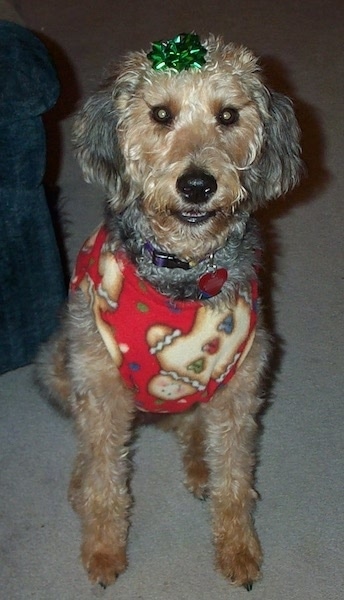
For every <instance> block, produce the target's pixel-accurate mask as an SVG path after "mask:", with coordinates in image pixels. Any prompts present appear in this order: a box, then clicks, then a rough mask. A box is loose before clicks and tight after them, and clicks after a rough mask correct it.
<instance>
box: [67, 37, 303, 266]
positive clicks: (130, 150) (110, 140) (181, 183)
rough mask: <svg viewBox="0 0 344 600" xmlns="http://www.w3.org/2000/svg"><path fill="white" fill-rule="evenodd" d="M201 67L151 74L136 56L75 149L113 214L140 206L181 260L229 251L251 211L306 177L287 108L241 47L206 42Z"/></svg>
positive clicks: (79, 130)
mask: <svg viewBox="0 0 344 600" xmlns="http://www.w3.org/2000/svg"><path fill="white" fill-rule="evenodd" d="M204 45H205V47H206V48H207V55H206V64H205V65H204V66H203V67H202V68H201V69H199V70H187V71H181V72H175V71H172V70H168V71H161V72H160V71H155V70H154V69H153V68H152V65H151V63H150V62H149V60H148V58H147V56H146V55H145V54H144V53H133V54H132V55H130V56H129V57H128V59H127V60H126V61H125V62H124V64H123V65H122V67H121V70H120V72H119V74H118V75H117V77H116V78H114V77H113V78H110V79H109V80H108V81H107V82H106V84H105V85H104V87H103V88H102V89H101V90H100V91H99V92H98V93H97V94H96V95H95V96H93V97H92V98H91V99H90V100H89V101H88V103H87V104H86V106H85V108H84V110H83V111H82V112H81V113H80V115H79V118H78V120H77V122H76V127H75V145H76V149H77V154H78V156H79V159H80V162H81V165H82V167H83V169H84V171H85V174H86V177H87V178H88V179H89V180H95V181H98V182H100V183H102V184H103V185H104V186H105V188H106V189H107V191H108V192H109V193H110V203H111V205H112V208H113V210H115V211H123V209H124V208H125V207H126V206H129V205H130V204H131V203H133V202H135V203H137V205H138V206H139V208H140V210H141V212H142V215H143V217H144V218H145V219H146V220H147V222H149V225H150V228H151V231H152V232H153V235H154V238H155V240H156V242H157V243H158V244H159V245H160V246H162V247H163V248H165V249H166V250H167V251H168V252H172V253H174V254H177V255H178V256H180V257H185V258H195V257H198V258H199V257H202V256H204V255H206V254H209V253H211V252H214V251H215V250H216V249H217V248H219V247H221V246H222V245H224V243H225V241H226V239H227V237H228V232H229V229H230V227H231V222H232V220H233V219H234V218H235V217H234V214H235V213H236V211H237V209H238V207H239V206H240V209H243V210H245V211H247V212H249V211H251V210H252V209H253V208H256V207H257V205H259V204H260V203H261V202H263V201H265V200H267V199H270V198H272V197H275V196H279V195H280V194H281V193H284V192H286V191H287V189H289V188H291V187H292V186H293V185H295V183H296V182H297V180H298V176H299V171H300V159H299V145H298V136H299V130H298V126H297V123H296V120H295V117H294V113H293V110H292V107H291V103H290V101H289V100H288V99H287V98H285V97H284V96H281V95H278V94H274V93H271V92H269V91H268V89H267V88H266V87H265V86H264V84H263V82H262V80H261V76H260V72H259V68H258V66H257V60H256V59H255V57H254V56H253V55H252V54H251V53H250V52H249V51H248V50H246V49H244V48H237V47H234V46H233V45H228V46H224V45H223V44H222V42H221V41H220V40H215V39H214V38H212V37H211V38H209V39H208V40H207V41H206V42H205V43H204Z"/></svg>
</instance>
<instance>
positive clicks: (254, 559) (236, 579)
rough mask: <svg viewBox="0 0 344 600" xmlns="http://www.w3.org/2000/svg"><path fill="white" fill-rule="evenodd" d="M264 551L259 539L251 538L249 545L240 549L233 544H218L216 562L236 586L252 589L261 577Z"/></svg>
mask: <svg viewBox="0 0 344 600" xmlns="http://www.w3.org/2000/svg"><path fill="white" fill-rule="evenodd" d="M261 563H262V552H261V548H260V544H259V541H258V540H257V539H254V538H253V539H252V540H250V545H249V547H246V548H244V547H241V548H240V549H238V551H237V552H236V551H235V548H234V547H233V546H231V545H229V544H228V545H227V544H226V545H224V544H218V546H217V548H216V564H217V567H218V569H219V570H220V571H221V573H222V574H223V575H224V576H225V577H227V578H228V579H229V580H230V581H231V583H233V584H234V585H236V586H243V587H245V588H246V589H247V591H250V590H252V585H253V583H254V582H255V581H258V580H259V579H260V578H261V572H260V566H261Z"/></svg>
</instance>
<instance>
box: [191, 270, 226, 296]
mask: <svg viewBox="0 0 344 600" xmlns="http://www.w3.org/2000/svg"><path fill="white" fill-rule="evenodd" d="M227 278H228V273H227V271H226V269H215V271H210V272H209V273H204V275H202V277H200V278H199V280H198V287H199V289H200V290H201V292H202V297H203V298H211V297H212V296H216V295H217V294H219V292H221V290H222V288H223V285H224V284H225V283H226V281H227Z"/></svg>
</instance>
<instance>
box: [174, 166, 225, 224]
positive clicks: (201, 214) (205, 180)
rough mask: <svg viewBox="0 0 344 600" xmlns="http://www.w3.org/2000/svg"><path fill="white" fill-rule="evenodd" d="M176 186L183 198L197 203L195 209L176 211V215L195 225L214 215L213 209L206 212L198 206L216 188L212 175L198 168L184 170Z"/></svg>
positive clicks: (209, 196) (212, 193)
mask: <svg viewBox="0 0 344 600" xmlns="http://www.w3.org/2000/svg"><path fill="white" fill-rule="evenodd" d="M176 187H177V190H178V193H179V194H180V196H181V197H182V198H183V200H185V201H186V202H188V203H192V204H194V205H198V206H197V208H196V207H195V209H191V210H190V209H186V210H184V211H180V212H178V213H177V216H178V218H179V219H180V220H182V221H186V222H187V223H189V224H192V225H196V224H199V223H204V222H205V221H207V220H208V219H210V218H211V217H213V216H214V211H209V212H208V211H206V210H204V209H203V208H200V206H201V205H203V204H205V203H206V202H208V200H209V199H210V198H211V196H213V195H214V194H215V192H216V190H217V183H216V179H215V178H214V177H213V176H212V175H210V174H209V173H206V172H204V171H201V170H198V169H195V170H190V171H186V172H185V173H184V174H183V175H181V176H180V177H179V178H178V179H177V186H176Z"/></svg>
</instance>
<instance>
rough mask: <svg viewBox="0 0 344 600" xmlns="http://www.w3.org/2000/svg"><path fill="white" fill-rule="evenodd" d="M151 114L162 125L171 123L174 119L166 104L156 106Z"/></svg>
mask: <svg viewBox="0 0 344 600" xmlns="http://www.w3.org/2000/svg"><path fill="white" fill-rule="evenodd" d="M151 114H152V117H153V119H154V121H156V122H157V123H161V124H162V125H169V124H170V123H172V121H173V115H172V113H171V111H170V110H169V109H168V108H167V107H166V106H154V108H152V111H151Z"/></svg>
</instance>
